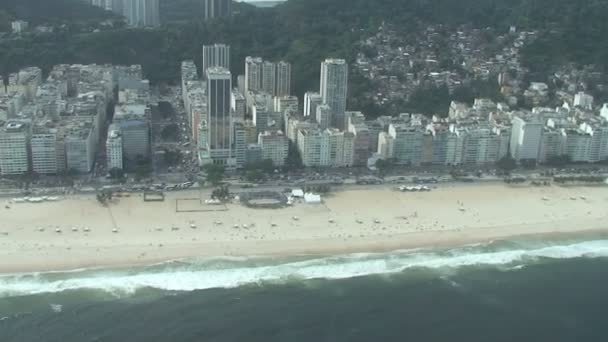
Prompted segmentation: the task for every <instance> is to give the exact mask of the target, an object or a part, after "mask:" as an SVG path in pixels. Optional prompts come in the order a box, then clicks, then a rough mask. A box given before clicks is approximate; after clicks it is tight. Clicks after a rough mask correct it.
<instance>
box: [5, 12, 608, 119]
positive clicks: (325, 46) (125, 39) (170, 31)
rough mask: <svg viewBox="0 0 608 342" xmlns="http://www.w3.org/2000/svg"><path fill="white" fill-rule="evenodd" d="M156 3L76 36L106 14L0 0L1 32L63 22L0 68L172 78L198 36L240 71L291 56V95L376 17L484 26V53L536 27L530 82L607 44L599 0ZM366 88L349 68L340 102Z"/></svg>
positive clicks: (22, 42)
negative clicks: (133, 25)
mask: <svg viewBox="0 0 608 342" xmlns="http://www.w3.org/2000/svg"><path fill="white" fill-rule="evenodd" d="M161 7H162V8H161V13H162V16H163V21H164V22H165V24H164V25H163V26H162V27H161V28H158V29H146V30H134V29H125V28H120V27H118V28H110V29H104V30H102V31H101V32H96V33H83V32H91V31H83V30H79V29H78V28H79V27H80V28H82V25H83V24H82V23H83V22H85V23H86V22H93V21H100V20H105V19H110V18H114V16H113V15H112V14H111V13H108V12H104V11H101V10H100V9H98V8H93V7H91V6H88V5H86V4H84V3H83V2H82V1H79V0H4V1H2V3H1V4H0V28H2V29H5V30H6V29H7V27H8V26H7V25H8V22H9V21H10V20H12V19H15V18H20V19H24V20H28V21H30V22H32V23H33V24H41V23H45V24H61V23H63V24H67V28H65V29H61V30H57V31H56V33H53V34H45V35H26V36H24V37H23V38H21V39H10V40H9V39H5V40H2V41H0V66H1V70H0V73H2V74H7V73H10V72H14V71H16V70H18V69H19V68H21V67H24V66H28V65H36V66H40V67H42V68H44V69H45V70H46V71H48V70H49V68H50V67H51V66H53V65H55V64H58V63H113V64H141V65H143V67H144V71H145V73H146V77H148V78H149V79H150V80H151V81H153V82H172V83H176V82H177V81H178V80H179V63H180V62H181V61H182V60H184V59H194V60H195V61H196V62H197V63H200V59H201V58H200V45H201V44H202V43H213V42H224V43H227V44H230V45H231V46H232V51H231V58H232V60H231V65H232V71H233V73H234V74H240V73H243V71H244V63H243V60H244V57H245V56H246V55H258V56H261V57H264V58H268V59H275V60H277V59H286V60H289V61H291V62H292V63H293V81H294V90H295V93H296V94H297V95H299V96H301V95H302V94H303V92H304V91H306V90H310V89H317V88H318V86H319V84H318V82H319V81H318V79H319V63H320V61H321V60H323V59H324V58H326V57H341V58H346V59H347V60H348V61H349V62H353V60H354V57H355V51H354V49H355V48H356V44H355V43H356V42H358V41H359V40H360V39H361V38H362V37H366V36H369V35H370V34H373V33H374V32H375V30H376V29H377V28H378V26H379V25H380V24H381V23H382V22H383V21H385V22H388V23H394V24H396V25H395V26H396V27H398V28H400V29H401V30H402V32H403V34H408V32H415V31H416V30H418V29H419V28H421V27H423V26H424V25H426V24H439V23H440V24H443V25H445V27H446V29H450V28H453V27H455V26H457V25H470V26H473V27H478V28H486V27H489V28H491V30H488V37H487V40H488V42H489V44H488V49H489V50H492V48H493V47H492V44H491V42H492V39H493V35H495V34H497V33H504V32H506V30H507V29H508V27H509V26H510V25H516V26H517V27H518V28H519V29H520V30H521V29H535V30H539V32H540V34H539V37H538V39H537V40H536V41H535V42H534V43H533V44H531V45H529V46H528V47H527V48H525V49H524V50H523V61H524V64H525V65H526V66H527V67H529V68H530V70H531V77H530V78H531V79H534V80H544V79H546V78H547V77H548V75H550V74H551V72H552V71H553V70H555V69H556V68H557V67H559V66H561V65H563V64H565V63H569V62H574V63H577V64H597V65H598V66H599V67H600V68H601V69H602V70H608V41H607V40H606V39H604V37H606V36H608V21H606V20H605V18H606V16H607V15H608V2H606V1H603V0H459V1H454V0H375V1H369V0H289V1H287V2H285V3H284V4H281V5H279V6H277V7H274V8H270V9H261V8H255V7H253V6H251V5H247V4H242V3H237V4H235V10H236V11H235V12H236V13H235V15H234V16H233V17H232V18H226V19H219V20H213V21H209V22H201V21H200V13H201V11H200V1H198V0H164V1H161ZM78 21H80V23H78ZM78 25H80V26H78ZM368 53H373V51H368ZM439 58H440V61H441V62H442V63H450V60H449V59H447V58H441V56H439ZM470 87H471V89H466V88H465V89H461V90H459V92H458V93H457V97H458V98H459V99H462V100H464V101H465V102H470V99H471V97H473V96H477V95H483V91H486V90H492V89H496V86H492V87H486V86H484V85H483V84H473V85H471V86H470ZM367 91H369V84H368V81H367V80H366V79H364V78H362V77H359V76H358V75H356V73H352V75H351V79H350V96H349V101H350V104H349V106H350V108H352V109H353V110H363V111H366V112H368V113H370V114H372V115H376V114H381V113H380V112H379V109H378V108H376V107H375V106H374V105H373V104H372V103H371V102H369V100H364V98H365V97H364V96H361V95H362V94H363V93H365V92H367ZM479 92H481V94H478V93H479ZM487 96H492V94H489V95H487ZM431 98H434V99H435V100H434V101H430V99H431ZM445 103H446V94H445V91H444V89H422V90H421V91H419V92H417V93H416V94H414V96H413V100H412V101H411V102H410V103H409V104H408V106H407V107H409V108H407V109H408V110H411V111H415V112H430V111H437V109H439V108H440V107H441V110H442V111H445V108H446V107H445ZM404 105H405V104H404Z"/></svg>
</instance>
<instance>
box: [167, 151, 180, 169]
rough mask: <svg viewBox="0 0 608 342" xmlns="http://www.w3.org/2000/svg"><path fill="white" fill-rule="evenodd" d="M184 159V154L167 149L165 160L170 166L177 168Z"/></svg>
mask: <svg viewBox="0 0 608 342" xmlns="http://www.w3.org/2000/svg"><path fill="white" fill-rule="evenodd" d="M181 159H182V153H181V152H180V151H179V150H169V149H165V155H164V160H165V163H166V164H167V165H168V166H175V165H177V164H179V162H180V161H181Z"/></svg>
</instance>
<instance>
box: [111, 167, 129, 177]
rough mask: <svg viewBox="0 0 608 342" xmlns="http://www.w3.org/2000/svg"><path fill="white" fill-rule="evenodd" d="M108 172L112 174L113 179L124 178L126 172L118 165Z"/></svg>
mask: <svg viewBox="0 0 608 342" xmlns="http://www.w3.org/2000/svg"><path fill="white" fill-rule="evenodd" d="M108 173H109V174H110V178H112V179H123V178H124V176H125V172H124V171H123V169H119V168H117V167H114V168H111V169H110V171H108Z"/></svg>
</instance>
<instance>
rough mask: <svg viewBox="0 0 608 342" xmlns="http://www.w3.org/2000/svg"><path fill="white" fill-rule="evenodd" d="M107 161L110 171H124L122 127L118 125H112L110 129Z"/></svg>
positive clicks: (107, 142)
mask: <svg viewBox="0 0 608 342" xmlns="http://www.w3.org/2000/svg"><path fill="white" fill-rule="evenodd" d="M106 159H107V160H106V162H107V167H108V170H112V169H121V170H122V168H123V164H122V133H121V132H120V127H118V125H116V124H112V125H110V128H109V129H108V139H107V141H106Z"/></svg>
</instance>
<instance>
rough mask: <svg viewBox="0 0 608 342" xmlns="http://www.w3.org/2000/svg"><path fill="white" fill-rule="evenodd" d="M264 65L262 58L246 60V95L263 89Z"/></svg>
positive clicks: (248, 57)
mask: <svg viewBox="0 0 608 342" xmlns="http://www.w3.org/2000/svg"><path fill="white" fill-rule="evenodd" d="M262 64H263V61H262V59H261V58H260V57H250V56H247V57H246V58H245V93H246V92H248V91H258V90H261V88H262Z"/></svg>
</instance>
